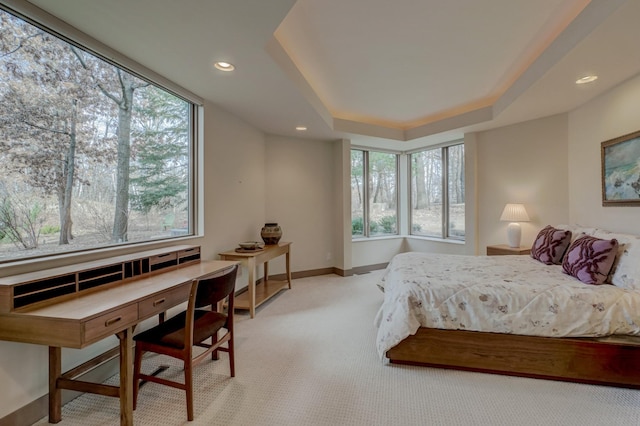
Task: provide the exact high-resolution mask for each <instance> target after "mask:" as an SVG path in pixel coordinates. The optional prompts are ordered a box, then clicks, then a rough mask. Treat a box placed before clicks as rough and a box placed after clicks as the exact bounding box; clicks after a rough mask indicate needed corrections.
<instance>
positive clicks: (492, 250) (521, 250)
mask: <svg viewBox="0 0 640 426" xmlns="http://www.w3.org/2000/svg"><path fill="white" fill-rule="evenodd" d="M530 253H531V248H530V247H509V246H508V245H506V244H498V245H495V246H487V256H502V255H529V254H530Z"/></svg>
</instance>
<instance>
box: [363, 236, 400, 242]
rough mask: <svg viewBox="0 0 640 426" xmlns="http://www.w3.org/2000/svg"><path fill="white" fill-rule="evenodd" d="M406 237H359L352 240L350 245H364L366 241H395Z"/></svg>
mask: <svg viewBox="0 0 640 426" xmlns="http://www.w3.org/2000/svg"><path fill="white" fill-rule="evenodd" d="M405 237H406V235H376V236H375V237H360V238H352V239H351V242H352V243H366V242H367V241H380V240H397V239H399V238H402V239H404V238H405Z"/></svg>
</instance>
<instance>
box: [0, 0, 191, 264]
mask: <svg viewBox="0 0 640 426" xmlns="http://www.w3.org/2000/svg"><path fill="white" fill-rule="evenodd" d="M0 10H1V11H3V12H5V13H8V14H11V15H13V16H15V17H16V18H18V19H21V20H23V21H25V22H27V23H28V24H30V25H33V26H34V27H37V28H39V29H40V30H42V31H44V32H46V33H49V34H50V35H51V36H53V37H56V38H58V39H59V40H61V41H63V42H66V43H68V44H70V45H72V46H75V47H77V48H78V49H81V50H83V51H84V52H87V53H88V54H91V55H94V56H95V57H97V58H99V59H101V60H102V61H104V62H106V63H108V64H110V65H111V66H114V67H116V68H119V69H121V70H122V71H125V72H127V73H129V74H131V75H133V76H135V77H136V78H139V79H141V80H143V81H146V82H148V83H149V84H151V85H153V86H155V87H157V88H159V89H161V90H163V91H165V92H167V93H169V94H171V95H173V96H175V97H177V98H179V99H181V100H183V101H185V102H187V103H188V106H189V108H188V114H189V117H188V124H187V126H188V134H189V144H188V159H189V165H188V173H189V176H188V183H187V192H188V194H187V203H188V209H189V211H188V215H187V217H188V220H189V224H188V228H187V234H185V235H179V236H175V237H164V238H157V239H149V240H143V241H127V242H123V243H108V244H104V245H97V246H94V247H88V248H82V249H76V250H68V251H62V252H53V253H43V254H37V255H33V256H24V257H17V258H12V259H5V260H0V265H1V266H5V265H7V266H8V265H12V264H21V263H24V262H28V263H30V262H32V261H36V262H44V261H47V260H50V259H56V258H59V257H67V256H82V255H90V254H92V253H99V252H103V251H108V252H112V251H113V250H118V249H125V248H130V247H135V246H140V247H144V246H149V245H156V244H165V245H166V243H167V242H169V241H180V240H185V239H192V238H196V237H199V236H202V224H201V223H200V220H201V216H202V215H201V213H200V212H201V210H202V205H201V203H202V201H201V197H202V194H201V190H202V186H201V185H200V181H201V180H202V178H203V177H202V176H201V174H202V166H201V164H200V162H201V152H202V146H203V131H202V126H203V123H202V118H203V115H204V100H203V99H202V98H201V97H199V96H197V95H195V94H194V93H192V92H190V91H189V90H187V89H185V88H183V87H182V86H180V85H178V84H177V83H174V82H173V81H171V80H169V79H167V78H166V77H163V76H162V75H160V74H158V73H157V72H155V71H153V70H151V69H149V68H147V67H145V66H144V65H141V64H140V63H138V62H136V61H134V60H133V59H131V58H129V57H127V56H125V55H123V54H122V53H120V52H118V51H116V50H114V49H112V48H110V47H109V46H107V45H106V44H104V43H102V42H100V41H98V40H97V39H95V38H93V37H91V36H89V35H87V34H85V33H83V32H82V31H80V30H78V29H76V28H75V27H73V26H71V25H69V24H68V23H66V22H64V21H62V20H61V19H59V18H57V17H55V16H54V15H51V14H50V13H48V12H46V11H44V10H43V9H40V8H39V7H37V6H35V5H33V4H31V3H29V2H26V1H23V0H15V1H9V2H2V3H0Z"/></svg>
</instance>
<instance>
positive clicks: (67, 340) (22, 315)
mask: <svg viewBox="0 0 640 426" xmlns="http://www.w3.org/2000/svg"><path fill="white" fill-rule="evenodd" d="M163 256H164V255H163ZM234 264H237V262H228V261H220V260H216V261H208V262H200V261H199V260H198V263H195V264H189V265H185V266H172V267H171V268H172V269H171V270H167V271H166V272H164V271H162V272H156V273H152V272H149V274H150V275H147V276H143V277H141V278H136V279H132V280H129V281H125V282H122V283H120V284H117V283H115V284H110V285H109V286H108V288H104V289H101V288H94V289H90V290H87V291H85V292H80V293H77V294H74V295H69V296H65V297H64V300H62V301H60V302H55V300H52V301H51V302H50V303H44V304H43V303H37V304H36V305H34V306H27V307H24V308H20V309H16V310H13V311H11V312H9V313H3V314H0V339H2V340H10V341H15V342H24V343H35V344H41V345H46V346H49V422H50V423H58V422H59V421H60V420H61V401H62V392H61V390H62V389H71V390H76V391H81V392H90V393H97V394H100V395H106V396H114V397H119V398H120V424H121V425H127V426H129V425H132V424H133V351H132V347H133V340H132V337H133V330H134V328H135V326H136V324H138V323H139V322H141V321H143V320H145V319H147V318H150V317H152V316H154V315H157V314H160V313H162V312H164V311H165V310H167V309H169V308H171V307H173V306H176V305H178V304H180V303H182V302H184V301H186V300H187V299H188V297H189V288H190V284H191V282H192V280H194V279H196V278H199V277H201V276H204V275H207V274H210V273H214V272H217V271H221V270H223V269H225V268H228V267H230V266H232V265H234ZM0 284H1V283H0ZM112 334H115V335H116V336H117V337H118V340H119V355H120V386H119V387H118V386H108V385H103V384H96V383H88V382H82V381H77V380H72V378H70V377H69V376H68V375H66V374H62V371H61V364H62V363H61V361H62V356H61V354H62V350H61V348H62V347H67V348H78V349H79V348H84V347H86V346H88V345H90V344H92V343H95V342H97V341H99V340H102V339H104V338H105V337H108V336H110V335H112Z"/></svg>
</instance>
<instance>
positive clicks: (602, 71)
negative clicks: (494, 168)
mask: <svg viewBox="0 0 640 426" xmlns="http://www.w3.org/2000/svg"><path fill="white" fill-rule="evenodd" d="M8 3H10V1H8ZM31 3H33V4H35V5H37V6H38V7H41V8H42V9H44V10H46V11H47V12H49V13H51V14H53V15H55V16H57V17H58V18H60V19H62V20H64V21H66V22H67V23H69V24H71V25H73V26H74V27H76V28H78V29H80V30H81V31H83V32H85V33H87V34H89V35H91V36H93V37H95V38H96V39H98V40H100V41H101V42H103V43H105V44H106V45H108V46H110V47H112V48H114V49H115V50H118V51H120V52H121V53H123V54H125V55H127V56H129V57H131V58H133V59H135V60H136V61H138V62H139V63H141V64H143V65H145V66H146V67H148V68H150V69H152V70H154V71H156V72H158V73H159V74H162V75H163V76H165V77H167V78H169V79H170V80H173V81H174V82H176V83H178V84H180V85H181V86H183V87H185V88H186V89H188V90H190V91H192V92H193V93H195V94H197V95H199V96H200V97H202V98H205V99H207V100H209V101H211V102H213V103H215V104H217V105H219V106H220V107H222V108H223V109H225V110H227V111H229V112H231V113H233V114H235V115H237V116H239V117H240V118H242V119H243V120H245V121H246V122H248V123H250V124H252V125H253V126H255V127H257V128H259V129H261V130H263V131H264V132H267V133H272V134H279V135H291V136H298V137H310V138H319V139H335V138H339V137H347V138H351V139H352V140H354V141H356V142H358V143H362V144H367V143H368V142H370V141H373V142H372V143H376V142H378V143H380V142H381V141H382V142H383V143H387V144H392V145H393V146H396V147H398V148H399V149H401V148H403V147H411V146H412V145H415V144H424V143H425V142H428V141H430V140H441V139H443V138H452V137H457V136H460V135H461V134H462V132H464V131H472V130H483V129H488V128H492V127H497V126H503V125H507V124H512V123H516V122H519V121H524V120H528V119H533V118H539V117H543V116H547V115H552V114H556V113H560V112H566V111H570V110H572V109H574V108H576V107H578V106H579V105H581V104H583V103H585V102H586V101H588V100H589V99H591V98H593V97H595V96H597V95H599V94H600V93H602V92H604V91H606V90H608V89H610V88H612V87H613V86H615V85H617V84H619V83H620V82H622V81H624V80H626V79H628V78H629V77H631V76H633V75H635V74H637V73H639V72H640V50H639V49H638V47H637V45H638V41H639V40H640V25H638V24H637V22H638V19H639V18H640V1H638V0H606V1H605V0H592V1H589V0H535V1H531V0H447V1H444V0H394V1H393V2H391V1H388V0H298V1H295V0H268V1H265V0H181V1H176V0H109V1H104V0H56V1H50V0H31ZM217 60H224V61H228V62H231V63H233V64H235V66H236V71H234V72H233V73H223V72H220V71H217V70H216V69H214V68H213V67H212V63H213V62H214V61H217ZM590 73H596V74H598V75H599V79H598V80H597V81H596V82H594V83H592V84H589V85H585V86H576V85H575V84H574V81H575V80H576V79H577V78H579V77H581V76H583V75H585V74H590ZM297 125H305V126H307V127H308V131H307V132H304V133H300V132H296V130H295V127H296V126H297ZM371 137H374V138H373V139H372V138H371ZM381 138H382V139H381Z"/></svg>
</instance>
